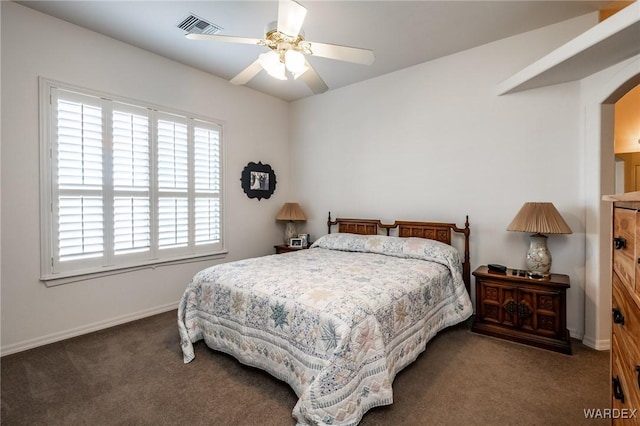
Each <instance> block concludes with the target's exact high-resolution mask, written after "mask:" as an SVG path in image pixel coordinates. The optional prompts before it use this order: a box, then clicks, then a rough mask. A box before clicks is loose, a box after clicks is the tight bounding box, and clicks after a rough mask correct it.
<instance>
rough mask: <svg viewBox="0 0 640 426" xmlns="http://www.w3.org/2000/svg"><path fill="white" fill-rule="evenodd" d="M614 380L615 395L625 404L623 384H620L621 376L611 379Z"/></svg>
mask: <svg viewBox="0 0 640 426" xmlns="http://www.w3.org/2000/svg"><path fill="white" fill-rule="evenodd" d="M611 381H612V382H613V397H614V398H615V399H619V400H620V402H622V403H623V404H624V393H623V392H622V385H621V384H620V378H619V377H618V376H616V377H614V378H612V379H611Z"/></svg>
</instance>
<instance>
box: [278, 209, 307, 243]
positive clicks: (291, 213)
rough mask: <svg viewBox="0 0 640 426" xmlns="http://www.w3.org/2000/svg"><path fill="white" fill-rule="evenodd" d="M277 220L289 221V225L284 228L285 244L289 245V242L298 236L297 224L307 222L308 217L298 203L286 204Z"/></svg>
mask: <svg viewBox="0 0 640 426" xmlns="http://www.w3.org/2000/svg"><path fill="white" fill-rule="evenodd" d="M276 220H285V221H287V225H286V227H285V228H284V242H285V243H286V244H289V240H291V238H295V237H297V236H298V231H297V230H296V223H295V222H296V221H304V220H307V217H306V216H305V215H304V212H303V211H302V209H301V208H300V205H298V203H284V205H283V206H282V208H281V209H280V211H279V212H278V214H277V215H276Z"/></svg>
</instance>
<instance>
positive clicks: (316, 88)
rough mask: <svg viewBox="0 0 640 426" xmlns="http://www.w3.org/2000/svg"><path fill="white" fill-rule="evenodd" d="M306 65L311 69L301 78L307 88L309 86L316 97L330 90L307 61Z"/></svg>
mask: <svg viewBox="0 0 640 426" xmlns="http://www.w3.org/2000/svg"><path fill="white" fill-rule="evenodd" d="M306 65H307V67H309V69H308V70H307V71H306V72H305V73H304V74H302V75H301V76H300V78H301V79H302V81H304V82H305V83H306V85H307V86H309V89H311V91H312V92H313V93H315V94H316V95H319V94H320V93H324V92H326V91H327V90H329V87H328V86H327V84H326V83H325V82H324V81H323V80H322V79H321V78H320V76H319V75H318V73H317V72H316V70H314V69H313V67H312V66H311V64H310V63H309V62H308V61H306Z"/></svg>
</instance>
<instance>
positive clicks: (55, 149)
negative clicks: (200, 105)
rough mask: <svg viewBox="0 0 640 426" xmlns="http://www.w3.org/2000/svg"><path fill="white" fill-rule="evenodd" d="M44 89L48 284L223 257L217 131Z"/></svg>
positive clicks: (131, 106)
mask: <svg viewBox="0 0 640 426" xmlns="http://www.w3.org/2000/svg"><path fill="white" fill-rule="evenodd" d="M41 88H42V90H41V93H42V94H43V95H45V96H43V98H42V107H43V108H44V109H43V114H42V117H44V118H43V124H44V125H45V126H46V128H47V129H48V131H47V132H44V133H43V134H44V135H45V137H44V138H43V140H42V146H41V149H42V152H43V155H42V166H43V167H44V168H45V170H49V172H50V175H48V176H47V175H46V174H45V175H43V181H42V182H43V183H42V194H41V198H42V201H43V202H42V206H43V208H42V215H41V217H42V218H43V219H42V230H43V241H46V242H47V244H44V245H43V256H42V259H43V263H42V277H43V278H42V279H43V280H44V281H47V280H55V279H57V278H59V277H68V276H76V275H83V274H85V273H94V272H102V271H110V270H113V269H120V268H128V267H136V266H140V265H146V264H154V263H159V262H166V261H179V260H182V259H190V258H193V257H196V256H208V255H212V254H217V253H221V251H222V250H223V241H222V234H223V232H222V208H223V206H222V201H221V200H222V128H221V126H220V125H218V124H216V123H213V122H211V121H207V120H202V119H199V118H191V117H187V116H185V115H182V114H179V113H175V112H170V111H167V112H160V111H158V110H157V109H156V108H155V107H151V106H146V105H144V104H143V103H138V102H134V101H129V100H127V101H122V100H117V99H115V97H114V96H110V95H98V94H95V93H92V94H89V93H86V91H84V90H81V89H75V88H70V87H65V88H63V87H61V85H59V84H58V83H53V82H50V81H46V80H44V79H41ZM83 92H84V93H83Z"/></svg>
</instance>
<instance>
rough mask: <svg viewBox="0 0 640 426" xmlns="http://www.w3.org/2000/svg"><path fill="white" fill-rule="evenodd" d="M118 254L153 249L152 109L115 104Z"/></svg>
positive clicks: (115, 243) (115, 234) (115, 244)
mask: <svg viewBox="0 0 640 426" xmlns="http://www.w3.org/2000/svg"><path fill="white" fill-rule="evenodd" d="M114 108H115V109H114V111H113V130H112V133H113V160H112V164H113V193H114V202H113V212H114V213H113V249H114V251H113V252H114V254H116V255H120V254H127V253H136V252H137V253H139V252H144V251H149V250H151V201H150V198H151V187H150V185H151V160H150V144H149V140H150V133H149V117H148V111H147V110H144V109H142V108H134V107H130V106H125V105H119V104H117V103H116V104H115V105H114Z"/></svg>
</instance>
